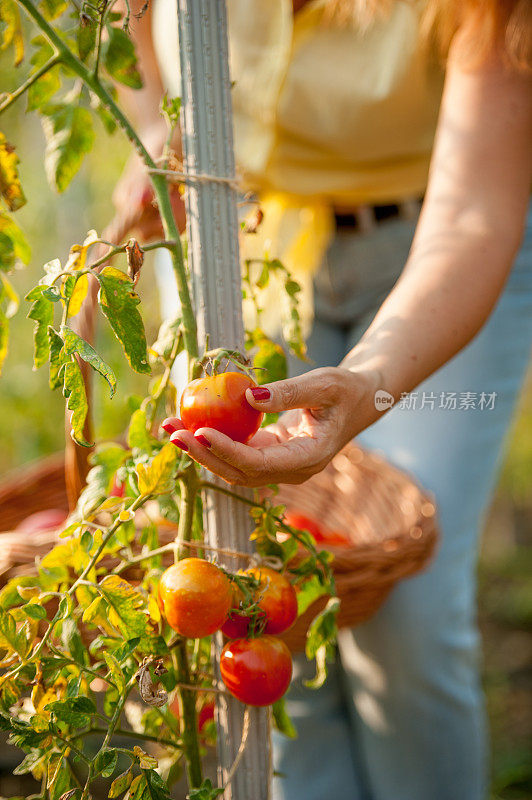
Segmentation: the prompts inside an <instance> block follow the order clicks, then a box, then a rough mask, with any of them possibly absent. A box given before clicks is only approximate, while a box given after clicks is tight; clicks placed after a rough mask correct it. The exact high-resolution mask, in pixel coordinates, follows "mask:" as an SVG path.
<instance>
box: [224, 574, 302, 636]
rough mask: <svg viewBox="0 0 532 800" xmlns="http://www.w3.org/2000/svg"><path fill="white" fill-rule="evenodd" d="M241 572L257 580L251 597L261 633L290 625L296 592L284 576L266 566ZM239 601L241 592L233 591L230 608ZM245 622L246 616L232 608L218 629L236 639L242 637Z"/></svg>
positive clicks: (247, 626)
mask: <svg viewBox="0 0 532 800" xmlns="http://www.w3.org/2000/svg"><path fill="white" fill-rule="evenodd" d="M244 574H247V575H252V576H253V577H255V578H257V579H258V581H259V586H258V588H257V589H256V591H255V593H254V597H253V600H254V602H255V603H256V605H257V607H258V608H257V611H258V613H259V619H258V623H259V625H261V626H262V624H263V625H264V633H273V634H278V633H284V632H285V631H287V630H288V629H289V628H291V627H292V625H293V624H294V622H295V621H296V618H297V595H296V592H295V589H294V587H293V586H292V584H291V583H290V581H289V580H288V578H287V577H286V576H285V575H281V574H280V573H279V572H277V571H276V570H274V569H271V568H270V567H252V568H251V569H249V570H246V572H245V573H244ZM235 600H236V601H237V602H236V605H235ZM240 602H241V594H240V593H239V592H238V590H237V592H236V593H235V595H234V596H233V609H235V608H236V609H238V605H239V603H240ZM261 617H262V618H261ZM249 625H250V617H249V616H246V615H244V614H240V613H238V610H236V611H235V610H233V611H231V613H230V614H229V616H228V618H227V620H226V621H225V622H224V624H223V625H222V631H223V632H224V633H225V635H226V636H228V637H229V638H230V639H238V638H240V637H242V636H246V634H247V633H248V629H249Z"/></svg>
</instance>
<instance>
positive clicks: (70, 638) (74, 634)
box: [61, 618, 90, 667]
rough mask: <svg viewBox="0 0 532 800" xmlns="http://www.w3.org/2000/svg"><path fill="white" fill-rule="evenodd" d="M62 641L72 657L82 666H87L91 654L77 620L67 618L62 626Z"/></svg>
mask: <svg viewBox="0 0 532 800" xmlns="http://www.w3.org/2000/svg"><path fill="white" fill-rule="evenodd" d="M61 641H62V643H63V647H64V648H65V650H66V651H67V653H69V654H70V657H71V658H72V659H73V660H74V661H75V662H76V664H79V665H80V666H84V667H86V666H87V665H88V664H89V663H90V658H89V654H88V652H87V649H86V647H85V645H84V644H83V639H82V638H81V634H80V632H79V630H78V626H77V624H76V620H74V619H71V618H67V619H65V620H63V624H62V626H61Z"/></svg>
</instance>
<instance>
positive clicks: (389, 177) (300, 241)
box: [154, 0, 443, 274]
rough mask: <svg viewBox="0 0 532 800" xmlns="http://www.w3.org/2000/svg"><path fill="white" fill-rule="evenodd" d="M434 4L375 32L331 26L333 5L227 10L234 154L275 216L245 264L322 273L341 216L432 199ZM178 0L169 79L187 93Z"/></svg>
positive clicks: (170, 12) (159, 31) (404, 7)
mask: <svg viewBox="0 0 532 800" xmlns="http://www.w3.org/2000/svg"><path fill="white" fill-rule="evenodd" d="M424 2H426V0H411V1H410V2H407V1H406V0H396V2H395V3H394V5H393V7H392V11H391V13H390V15H389V16H387V17H386V18H383V19H378V20H376V21H374V22H373V23H372V24H371V25H370V26H369V27H368V28H367V29H366V30H360V29H356V28H353V27H334V26H327V25H325V24H323V20H322V17H323V13H324V8H325V5H326V0H311V2H309V3H307V4H306V5H305V6H304V7H303V8H302V10H301V11H299V12H297V14H295V15H294V14H293V11H292V2H291V0H227V7H228V26H229V49H230V67H231V75H232V79H233V81H234V87H233V95H232V96H233V111H234V131H235V154H236V162H237V166H238V170H239V173H240V174H241V176H242V178H243V182H244V184H245V186H246V188H251V189H254V190H255V191H257V192H258V193H259V195H260V197H261V204H262V208H263V210H264V212H265V213H264V222H263V224H262V225H261V226H260V228H259V235H254V236H248V237H245V238H246V240H247V241H246V243H245V245H244V247H245V255H246V256H247V257H257V256H260V255H261V254H262V253H263V252H264V251H265V250H267V251H268V253H269V254H270V255H271V256H272V257H280V258H282V259H283V260H284V261H285V263H286V265H287V267H288V268H291V269H293V270H295V271H297V272H298V273H301V271H307V274H308V272H309V271H310V272H311V271H313V270H314V269H315V268H316V267H317V266H318V263H319V260H320V259H321V256H322V253H323V249H324V247H325V246H326V244H327V242H328V240H329V238H330V236H331V233H332V227H333V226H332V208H333V207H334V206H342V207H349V208H352V207H354V206H356V205H360V204H379V203H381V204H383V203H387V202H396V201H400V200H403V199H407V198H409V197H415V196H419V195H420V194H422V193H423V191H424V189H425V186H426V181H427V174H428V166H429V159H430V154H431V149H432V144H433V139H434V134H435V130H436V122H437V116H438V109H439V105H440V100H441V91H442V85H443V74H442V70H441V68H440V67H438V66H437V64H436V62H435V60H433V59H431V57H430V54H429V53H428V52H427V50H426V49H425V48H424V47H423V46H422V44H421V42H420V36H419V22H420V14H421V11H422V8H423V5H424ZM175 7H176V3H175V0H158V2H157V4H156V6H155V10H154V35H155V45H156V49H157V52H158V57H159V62H160V66H161V71H162V73H163V78H164V79H165V80H166V83H167V86H168V88H169V90H170V91H171V92H173V93H175V94H178V93H179V91H180V80H179V74H178V61H177V54H176V42H177V18H176V10H175Z"/></svg>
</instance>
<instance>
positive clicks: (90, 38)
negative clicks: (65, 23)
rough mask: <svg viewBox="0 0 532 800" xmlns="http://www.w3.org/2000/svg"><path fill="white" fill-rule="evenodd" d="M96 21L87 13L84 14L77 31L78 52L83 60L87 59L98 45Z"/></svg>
mask: <svg viewBox="0 0 532 800" xmlns="http://www.w3.org/2000/svg"><path fill="white" fill-rule="evenodd" d="M97 30H98V27H97V25H96V22H95V21H94V20H93V19H91V17H90V16H89V15H88V14H87V13H85V14H84V16H82V18H81V21H80V24H79V27H78V33H77V39H78V53H79V57H80V58H81V60H82V61H86V60H87V59H88V57H89V56H90V54H91V53H92V51H93V50H94V47H95V45H96V32H97Z"/></svg>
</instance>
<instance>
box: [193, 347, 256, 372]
mask: <svg viewBox="0 0 532 800" xmlns="http://www.w3.org/2000/svg"><path fill="white" fill-rule="evenodd" d="M223 362H225V364H224V365H223V366H224V368H223V369H222V368H221V367H222V364H223ZM229 364H234V366H235V367H238V369H239V371H240V372H243V373H244V374H245V375H247V376H248V377H249V378H252V379H254V369H255V368H254V367H252V366H251V361H250V359H249V358H247V357H246V356H244V355H242V353H241V352H240V351H239V350H228V349H226V348H224V347H217V348H216V349H214V350H205V353H204V355H203V358H202V359H201V360H200V361H197V362H196V365H197V367H199V368H201V370H202V371H203V373H204V374H205V375H219V374H220V373H222V372H225V371H226V370H227V366H228V365H229Z"/></svg>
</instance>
